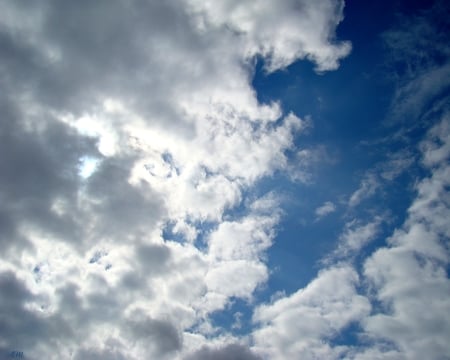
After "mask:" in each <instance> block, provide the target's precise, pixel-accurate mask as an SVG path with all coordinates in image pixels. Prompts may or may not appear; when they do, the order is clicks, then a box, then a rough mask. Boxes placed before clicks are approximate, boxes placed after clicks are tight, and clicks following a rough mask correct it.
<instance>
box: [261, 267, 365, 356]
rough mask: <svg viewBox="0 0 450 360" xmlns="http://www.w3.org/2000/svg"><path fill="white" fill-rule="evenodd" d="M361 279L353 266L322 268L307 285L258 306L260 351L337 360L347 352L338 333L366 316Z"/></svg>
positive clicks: (276, 354)
mask: <svg viewBox="0 0 450 360" xmlns="http://www.w3.org/2000/svg"><path fill="white" fill-rule="evenodd" d="M358 283H359V277H358V275H357V273H356V271H355V270H354V269H352V268H351V267H350V266H348V265H343V266H336V267H332V268H330V269H324V270H322V271H321V272H320V273H319V274H318V276H317V277H316V278H315V279H314V280H312V281H311V282H310V283H309V284H308V285H307V286H306V287H305V288H303V289H299V290H298V291H296V292H295V293H294V294H292V295H290V296H286V297H283V298H281V299H279V300H276V301H275V302H273V303H272V304H268V305H261V306H259V307H257V308H256V310H255V313H254V317H253V320H254V321H255V322H256V323H257V324H259V329H257V330H255V331H254V333H253V337H254V341H255V349H256V350H258V352H261V353H262V354H265V356H268V357H270V358H271V359H286V358H295V357H298V356H302V358H304V359H315V358H317V357H321V358H327V359H333V358H338V357H339V355H340V354H341V353H342V352H344V351H345V347H339V346H336V347H334V346H333V345H332V344H331V342H330V341H331V340H332V339H333V337H334V336H335V335H336V334H338V333H339V332H340V331H341V330H343V329H344V328H345V327H347V326H348V325H350V324H351V323H352V322H355V321H359V320H361V319H362V318H363V317H365V316H367V315H368V314H369V312H370V309H371V306H370V303H369V301H368V300H367V298H366V297H364V296H361V295H359V294H358V293H357V289H356V287H357V286H358Z"/></svg>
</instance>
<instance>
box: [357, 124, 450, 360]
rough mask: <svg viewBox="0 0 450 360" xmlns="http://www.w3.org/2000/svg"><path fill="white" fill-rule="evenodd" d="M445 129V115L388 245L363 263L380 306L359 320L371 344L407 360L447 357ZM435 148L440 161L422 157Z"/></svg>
mask: <svg viewBox="0 0 450 360" xmlns="http://www.w3.org/2000/svg"><path fill="white" fill-rule="evenodd" d="M446 129H448V116H447V115H446V116H445V117H444V118H443V119H442V120H441V122H440V123H438V124H437V125H435V126H434V127H433V128H432V129H431V130H430V131H429V132H428V135H427V137H426V139H425V140H424V141H423V142H422V149H423V159H424V163H425V164H427V165H428V166H430V167H431V175H430V176H429V177H425V178H424V179H423V180H421V181H420V182H419V183H418V184H417V198H416V199H415V200H414V202H413V203H412V205H411V206H410V208H409V210H408V213H409V216H408V218H407V219H406V221H405V224H404V225H403V227H402V228H401V229H398V230H397V231H395V232H394V233H393V235H392V236H391V237H390V238H389V239H388V242H389V244H390V246H389V247H386V248H382V249H379V250H378V251H377V252H375V253H374V255H373V256H371V257H370V258H369V259H368V260H367V261H366V263H365V266H364V273H365V276H366V277H367V278H368V280H370V282H371V284H372V286H373V290H374V294H373V296H374V297H375V298H376V299H377V300H378V301H380V302H381V303H382V304H383V306H384V307H385V309H386V311H383V309H380V310H379V311H377V312H376V313H374V314H373V315H371V316H370V317H368V318H367V319H365V320H364V322H363V324H364V330H365V332H366V334H367V335H368V336H369V337H370V338H371V339H372V340H373V341H375V342H376V341H377V340H378V341H383V340H387V341H390V342H392V343H393V344H394V345H395V349H396V351H397V352H398V355H397V356H399V357H402V356H403V357H405V358H409V359H420V358H422V357H423V356H426V357H429V358H432V359H439V358H444V357H446V356H448V355H449V354H448V349H447V347H446V345H445V344H446V340H445V338H446V337H447V335H448V334H449V333H450V327H449V324H450V318H449V317H448V316H447V314H448V311H449V303H448V301H447V300H446V299H448V296H449V294H450V281H449V279H448V275H447V271H446V269H447V267H448V264H449V262H450V254H449V252H448V244H447V243H448V241H447V240H448V238H449V235H450V228H449V226H448V222H447V221H445V220H444V218H447V217H448V216H449V215H450V213H449V204H450V199H449V196H448V193H447V192H446V190H445V189H446V188H447V187H448V185H449V181H448V179H449V177H448V176H447V175H448V173H449V171H450V167H449V166H448V163H447V161H446V159H448V158H449V157H450V151H449V150H448V149H449V148H448V138H447V136H448V130H447V131H445V130H446ZM442 130H444V131H442ZM442 139H445V140H442ZM435 152H437V153H439V158H440V159H441V160H442V161H441V162H440V163H439V165H437V164H436V163H435V162H433V161H429V160H428V159H430V158H433V156H432V154H434V153H435Z"/></svg>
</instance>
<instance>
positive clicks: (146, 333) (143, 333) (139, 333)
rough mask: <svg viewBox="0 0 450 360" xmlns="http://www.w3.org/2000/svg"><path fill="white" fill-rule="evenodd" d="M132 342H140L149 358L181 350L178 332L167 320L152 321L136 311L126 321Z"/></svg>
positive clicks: (180, 339)
mask: <svg viewBox="0 0 450 360" xmlns="http://www.w3.org/2000/svg"><path fill="white" fill-rule="evenodd" d="M127 328H128V331H129V332H130V334H131V335H132V339H133V341H139V342H142V343H143V344H144V345H143V346H144V348H146V349H147V351H148V352H149V354H148V356H149V357H158V358H161V357H162V356H166V355H168V354H170V353H173V352H175V351H177V350H180V349H181V346H182V338H181V334H180V332H179V330H178V329H177V328H176V327H175V325H174V324H172V323H171V322H170V321H168V320H159V319H152V318H151V317H148V316H146V315H145V314H143V313H141V312H140V311H138V312H137V313H135V314H133V317H132V318H131V319H130V320H128V321H127Z"/></svg>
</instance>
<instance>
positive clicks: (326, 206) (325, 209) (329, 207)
mask: <svg viewBox="0 0 450 360" xmlns="http://www.w3.org/2000/svg"><path fill="white" fill-rule="evenodd" d="M335 211H336V205H335V204H334V203H332V202H331V201H326V202H325V203H323V205H321V206H319V207H318V208H317V209H316V211H315V214H316V219H317V220H319V219H321V218H323V217H324V216H326V215H328V214H331V213H333V212H335Z"/></svg>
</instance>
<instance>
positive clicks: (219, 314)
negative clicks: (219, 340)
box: [209, 298, 254, 336]
mask: <svg viewBox="0 0 450 360" xmlns="http://www.w3.org/2000/svg"><path fill="white" fill-rule="evenodd" d="M253 306H254V304H252V303H250V302H248V301H246V300H243V299H239V298H232V299H231V301H230V303H229V304H228V305H227V307H226V308H225V309H223V310H219V311H215V312H213V313H212V314H211V315H210V316H209V319H210V320H211V324H212V325H213V326H215V327H217V328H219V329H220V331H222V332H224V333H225V332H226V333H231V334H233V335H236V336H239V335H246V334H249V333H250V332H251V330H252V325H253V324H252V314H253Z"/></svg>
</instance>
